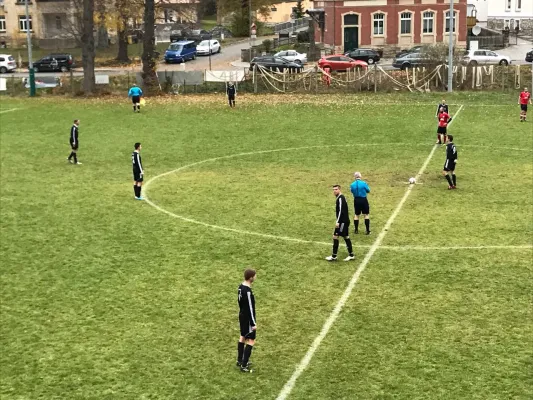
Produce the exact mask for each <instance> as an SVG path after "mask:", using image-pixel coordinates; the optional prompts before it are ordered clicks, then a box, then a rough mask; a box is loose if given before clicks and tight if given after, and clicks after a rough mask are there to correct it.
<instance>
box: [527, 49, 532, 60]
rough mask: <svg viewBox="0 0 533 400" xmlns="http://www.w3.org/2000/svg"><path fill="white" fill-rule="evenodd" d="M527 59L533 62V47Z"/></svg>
mask: <svg viewBox="0 0 533 400" xmlns="http://www.w3.org/2000/svg"><path fill="white" fill-rule="evenodd" d="M526 61H527V62H533V49H531V50H530V51H528V52H527V54H526Z"/></svg>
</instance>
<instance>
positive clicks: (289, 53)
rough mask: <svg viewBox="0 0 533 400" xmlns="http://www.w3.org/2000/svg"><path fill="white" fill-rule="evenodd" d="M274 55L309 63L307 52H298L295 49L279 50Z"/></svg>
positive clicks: (300, 62)
mask: <svg viewBox="0 0 533 400" xmlns="http://www.w3.org/2000/svg"><path fill="white" fill-rule="evenodd" d="M274 57H281V58H284V59H285V60H289V61H292V62H295V63H298V64H306V63H307V54H305V53H303V54H302V53H298V52H297V51H295V50H285V51H278V52H277V53H276V54H274Z"/></svg>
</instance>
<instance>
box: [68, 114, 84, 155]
mask: <svg viewBox="0 0 533 400" xmlns="http://www.w3.org/2000/svg"><path fill="white" fill-rule="evenodd" d="M79 127H80V120H79V119H75V120H74V124H73V125H72V127H71V128H70V137H69V142H70V150H71V151H70V155H69V156H68V158H67V160H68V162H69V163H71V164H72V163H74V164H78V165H81V162H78V155H77V153H78V147H79V145H80V142H79V140H78V135H79ZM72 159H74V161H72Z"/></svg>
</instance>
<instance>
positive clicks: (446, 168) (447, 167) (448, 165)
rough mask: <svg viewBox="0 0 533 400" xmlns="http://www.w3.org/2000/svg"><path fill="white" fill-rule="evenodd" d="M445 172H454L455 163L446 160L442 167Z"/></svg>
mask: <svg viewBox="0 0 533 400" xmlns="http://www.w3.org/2000/svg"><path fill="white" fill-rule="evenodd" d="M442 169H443V170H444V171H446V172H450V171H452V172H453V171H455V162H454V160H448V159H447V160H446V162H445V163H444V167H443V168H442Z"/></svg>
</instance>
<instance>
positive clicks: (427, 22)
mask: <svg viewBox="0 0 533 400" xmlns="http://www.w3.org/2000/svg"><path fill="white" fill-rule="evenodd" d="M433 20H434V14H433V12H432V11H426V12H425V13H424V14H423V19H422V22H423V24H422V25H423V26H422V33H433Z"/></svg>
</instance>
